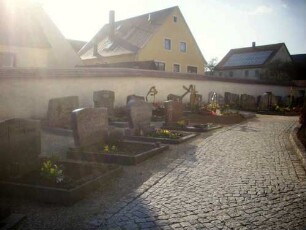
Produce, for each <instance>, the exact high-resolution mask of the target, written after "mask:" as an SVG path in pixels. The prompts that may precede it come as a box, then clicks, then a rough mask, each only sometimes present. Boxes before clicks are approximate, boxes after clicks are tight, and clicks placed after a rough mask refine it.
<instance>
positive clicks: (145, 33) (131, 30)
mask: <svg viewBox="0 0 306 230" xmlns="http://www.w3.org/2000/svg"><path fill="white" fill-rule="evenodd" d="M79 55H80V57H81V59H82V60H83V63H84V65H87V66H89V65H96V66H99V65H100V66H103V64H110V63H122V64H123V65H122V66H125V65H124V63H127V62H130V63H137V62H146V61H153V62H154V63H155V66H156V69H157V70H163V71H168V72H182V73H198V74H204V67H205V65H206V61H205V59H204V57H203V55H202V53H201V51H200V49H199V47H198V45H197V43H196V41H195V39H194V37H193V35H192V33H191V31H190V29H189V27H188V25H187V23H186V21H185V19H184V17H183V15H182V13H181V11H180V9H179V7H177V6H176V7H171V8H168V9H164V10H160V11H156V12H152V13H148V14H144V15H141V16H137V17H133V18H129V19H126V20H122V21H117V22H115V15H114V11H111V12H110V16H109V23H108V24H106V25H105V26H104V27H103V28H102V29H101V30H100V31H99V32H98V33H97V34H96V35H95V36H94V37H93V38H92V39H91V41H90V42H88V43H87V44H86V45H85V46H84V47H83V48H82V49H81V50H80V51H79ZM117 66H118V65H117Z"/></svg>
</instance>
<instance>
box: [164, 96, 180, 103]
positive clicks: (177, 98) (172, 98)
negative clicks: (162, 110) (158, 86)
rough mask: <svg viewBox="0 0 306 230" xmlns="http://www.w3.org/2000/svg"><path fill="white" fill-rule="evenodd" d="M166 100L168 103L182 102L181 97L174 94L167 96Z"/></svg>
mask: <svg viewBox="0 0 306 230" xmlns="http://www.w3.org/2000/svg"><path fill="white" fill-rule="evenodd" d="M167 100H168V101H178V102H182V97H181V96H178V95H175V94H169V95H168V96H167Z"/></svg>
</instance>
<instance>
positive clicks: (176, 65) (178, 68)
mask: <svg viewBox="0 0 306 230" xmlns="http://www.w3.org/2000/svg"><path fill="white" fill-rule="evenodd" d="M173 72H177V73H178V72H180V65H179V64H173Z"/></svg>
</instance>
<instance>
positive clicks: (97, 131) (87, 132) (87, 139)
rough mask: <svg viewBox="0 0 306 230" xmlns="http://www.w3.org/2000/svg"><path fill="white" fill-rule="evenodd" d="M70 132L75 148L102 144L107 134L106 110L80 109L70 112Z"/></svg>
mask: <svg viewBox="0 0 306 230" xmlns="http://www.w3.org/2000/svg"><path fill="white" fill-rule="evenodd" d="M71 119H72V130H73V136H74V143H75V146H76V147H86V146H90V145H95V144H98V143H104V142H105V140H106V137H107V134H108V115H107V108H81V109H76V110H74V111H73V112H72V115H71Z"/></svg>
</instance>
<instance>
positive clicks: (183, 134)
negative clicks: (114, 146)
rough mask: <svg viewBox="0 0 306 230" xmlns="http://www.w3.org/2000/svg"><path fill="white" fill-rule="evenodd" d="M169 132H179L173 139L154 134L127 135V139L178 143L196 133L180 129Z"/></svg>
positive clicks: (194, 135)
mask: <svg viewBox="0 0 306 230" xmlns="http://www.w3.org/2000/svg"><path fill="white" fill-rule="evenodd" d="M171 132H173V133H177V134H179V135H180V137H178V138H176V139H174V138H167V137H155V136H154V137H152V136H129V137H127V138H128V139H129V140H136V141H145V142H161V143H164V144H180V143H182V142H185V141H188V140H189V139H191V138H194V137H196V136H197V135H198V134H197V133H190V132H182V131H171Z"/></svg>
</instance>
